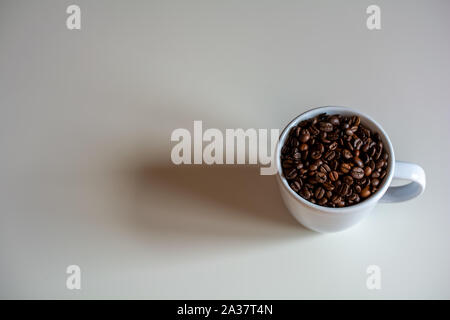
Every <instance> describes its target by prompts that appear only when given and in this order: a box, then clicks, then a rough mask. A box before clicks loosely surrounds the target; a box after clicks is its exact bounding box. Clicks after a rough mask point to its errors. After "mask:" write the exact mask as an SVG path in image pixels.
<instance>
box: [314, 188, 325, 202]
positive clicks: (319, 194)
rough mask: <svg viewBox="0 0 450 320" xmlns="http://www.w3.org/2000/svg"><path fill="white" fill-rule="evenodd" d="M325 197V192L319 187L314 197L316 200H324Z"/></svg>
mask: <svg viewBox="0 0 450 320" xmlns="http://www.w3.org/2000/svg"><path fill="white" fill-rule="evenodd" d="M324 195H325V190H324V189H323V188H322V187H317V188H316V191H315V193H314V196H315V197H316V199H317V200H320V199H322V198H323V196H324Z"/></svg>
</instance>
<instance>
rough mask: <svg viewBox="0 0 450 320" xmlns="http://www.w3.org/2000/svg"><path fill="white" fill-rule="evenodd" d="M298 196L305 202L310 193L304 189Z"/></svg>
mask: <svg viewBox="0 0 450 320" xmlns="http://www.w3.org/2000/svg"><path fill="white" fill-rule="evenodd" d="M300 195H301V196H302V198H305V199H306V200H308V199H309V198H311V192H310V191H309V190H308V189H306V188H303V189H302V190H300Z"/></svg>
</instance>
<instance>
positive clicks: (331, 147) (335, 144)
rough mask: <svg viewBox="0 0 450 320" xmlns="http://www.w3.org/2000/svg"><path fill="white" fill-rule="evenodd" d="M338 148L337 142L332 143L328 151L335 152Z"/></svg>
mask: <svg viewBox="0 0 450 320" xmlns="http://www.w3.org/2000/svg"><path fill="white" fill-rule="evenodd" d="M337 146H338V144H337V142H336V141H335V142H332V143H331V144H330V145H329V146H328V149H330V150H335V149H336V148H337Z"/></svg>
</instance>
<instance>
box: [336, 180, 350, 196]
mask: <svg viewBox="0 0 450 320" xmlns="http://www.w3.org/2000/svg"><path fill="white" fill-rule="evenodd" d="M349 190H350V186H349V185H348V184H346V183H342V184H341V185H340V186H339V188H338V190H337V191H338V193H339V194H340V195H341V196H345V195H347V193H348V191H349Z"/></svg>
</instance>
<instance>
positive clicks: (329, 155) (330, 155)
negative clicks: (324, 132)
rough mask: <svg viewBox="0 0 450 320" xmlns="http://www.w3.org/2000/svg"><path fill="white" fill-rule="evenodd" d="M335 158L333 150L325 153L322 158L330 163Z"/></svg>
mask: <svg viewBox="0 0 450 320" xmlns="http://www.w3.org/2000/svg"><path fill="white" fill-rule="evenodd" d="M335 156H336V152H334V150H329V151H327V152H326V153H325V156H324V158H325V160H327V161H330V160H333V159H334V157H335Z"/></svg>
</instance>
